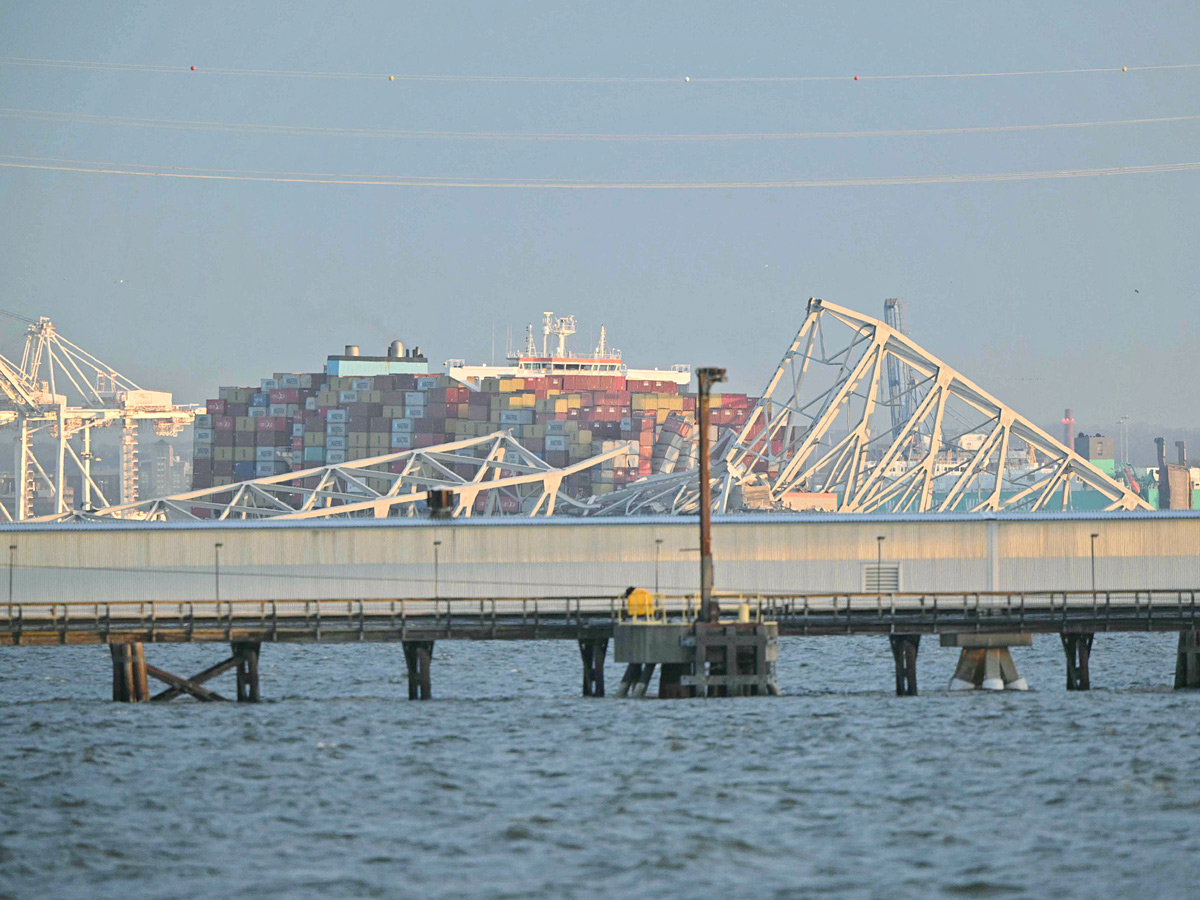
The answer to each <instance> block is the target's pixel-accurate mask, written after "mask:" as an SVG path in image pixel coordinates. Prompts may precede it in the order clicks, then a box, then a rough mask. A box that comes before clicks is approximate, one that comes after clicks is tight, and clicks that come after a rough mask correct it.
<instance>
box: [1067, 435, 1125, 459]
mask: <svg viewBox="0 0 1200 900" xmlns="http://www.w3.org/2000/svg"><path fill="white" fill-rule="evenodd" d="M1075 452H1076V453H1078V454H1079V455H1080V456H1082V457H1083V458H1084V459H1089V460H1095V459H1110V460H1111V459H1116V458H1117V454H1116V450H1115V445H1114V444H1113V439H1112V438H1110V437H1105V436H1104V435H1102V434H1079V435H1076V437H1075Z"/></svg>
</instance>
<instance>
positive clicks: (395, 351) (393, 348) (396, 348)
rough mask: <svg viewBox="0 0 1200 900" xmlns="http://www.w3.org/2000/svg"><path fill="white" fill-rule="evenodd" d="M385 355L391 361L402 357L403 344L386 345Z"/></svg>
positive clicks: (392, 343) (395, 342) (396, 342)
mask: <svg viewBox="0 0 1200 900" xmlns="http://www.w3.org/2000/svg"><path fill="white" fill-rule="evenodd" d="M387 355H388V356H389V357H391V358H392V359H399V358H400V357H402V356H403V355H404V344H403V343H401V342H400V341H392V342H391V343H390V344H388V352H387Z"/></svg>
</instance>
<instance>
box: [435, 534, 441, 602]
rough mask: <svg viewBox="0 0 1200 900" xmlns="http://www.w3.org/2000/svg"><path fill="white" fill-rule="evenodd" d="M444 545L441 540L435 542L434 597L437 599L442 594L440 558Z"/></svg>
mask: <svg viewBox="0 0 1200 900" xmlns="http://www.w3.org/2000/svg"><path fill="white" fill-rule="evenodd" d="M441 547H442V542H441V541H434V542H433V599H434V600H436V599H438V597H440V596H441V593H440V590H439V585H438V558H439V556H440V552H439V551H440V550H441Z"/></svg>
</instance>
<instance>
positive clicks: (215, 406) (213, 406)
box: [204, 400, 225, 416]
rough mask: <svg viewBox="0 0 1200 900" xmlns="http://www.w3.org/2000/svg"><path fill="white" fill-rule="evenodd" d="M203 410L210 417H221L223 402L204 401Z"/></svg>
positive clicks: (223, 412)
mask: <svg viewBox="0 0 1200 900" xmlns="http://www.w3.org/2000/svg"><path fill="white" fill-rule="evenodd" d="M204 409H205V411H206V412H207V413H208V414H209V415H210V416H223V415H225V401H224V400H205V401H204Z"/></svg>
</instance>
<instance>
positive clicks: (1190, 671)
mask: <svg viewBox="0 0 1200 900" xmlns="http://www.w3.org/2000/svg"><path fill="white" fill-rule="evenodd" d="M1183 688H1200V629H1192V630H1191V631H1181V632H1179V651H1178V653H1177V654H1176V656H1175V690H1181V689H1183Z"/></svg>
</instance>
